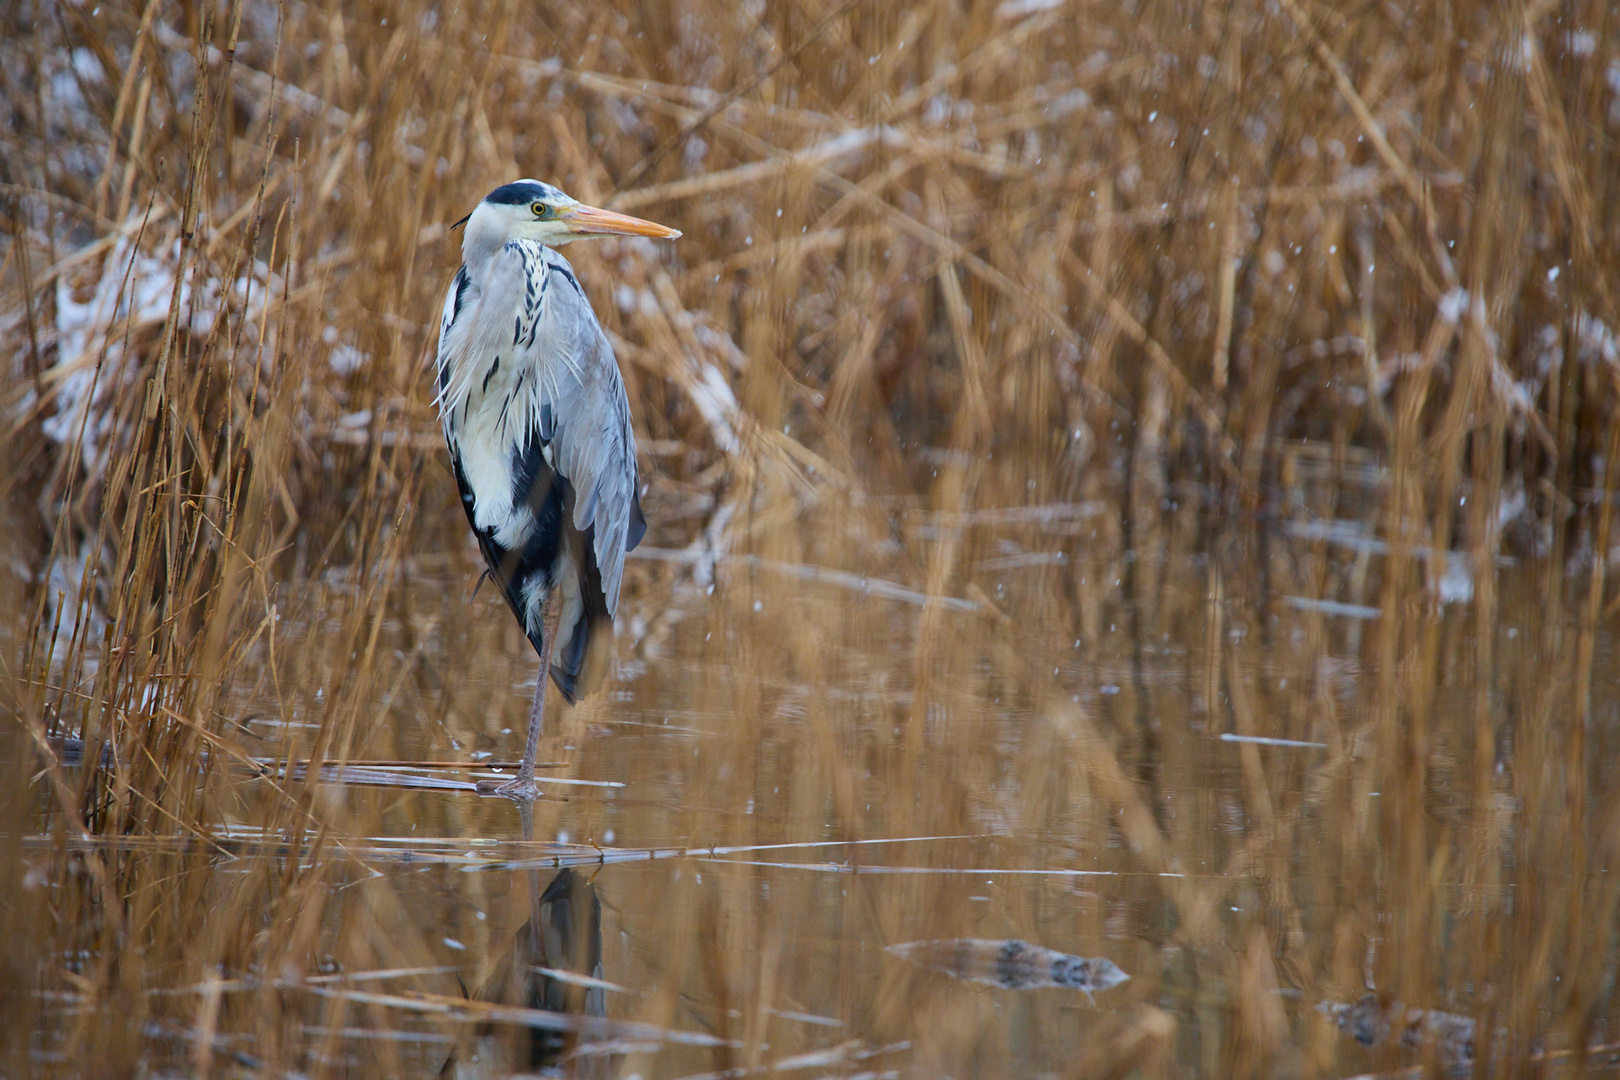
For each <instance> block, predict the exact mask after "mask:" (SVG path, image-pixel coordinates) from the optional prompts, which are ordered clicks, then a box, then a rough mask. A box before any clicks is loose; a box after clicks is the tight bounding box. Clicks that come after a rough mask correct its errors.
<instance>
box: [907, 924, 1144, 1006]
mask: <svg viewBox="0 0 1620 1080" xmlns="http://www.w3.org/2000/svg"><path fill="white" fill-rule="evenodd" d="M885 951H886V952H890V953H893V954H894V955H895V956H899V957H902V958H904V959H906V960H910V961H911V962H912V963H913V964H916V965H918V966H919V967H925V968H928V969H929V970H930V971H938V972H940V973H941V974H945V975H954V976H956V977H957V978H958V979H967V980H968V981H969V982H976V983H983V984H985V985H986V986H1000V987H1003V988H1005V989H1008V990H1034V989H1038V988H1040V987H1045V986H1061V987H1064V988H1066V989H1069V990H1083V991H1085V992H1086V993H1087V994H1088V995H1089V994H1090V993H1091V992H1092V991H1094V990H1107V989H1108V988H1109V987H1111V986H1118V985H1119V984H1120V983H1122V982H1124V981H1125V980H1126V979H1129V978H1130V976H1129V975H1127V974H1125V973H1124V972H1123V971H1121V970H1119V968H1118V966H1116V965H1115V964H1114V962H1113V961H1112V960H1108V959H1105V958H1103V957H1096V958H1094V959H1087V958H1085V957H1083V956H1070V955H1069V954H1068V953H1060V952H1057V951H1055V950H1053V949H1046V948H1042V947H1041V946H1039V945H1031V944H1030V943H1029V942H1027V941H1018V940H1007V941H992V940H986V939H984V938H950V939H946V940H941V941H909V942H906V943H904V944H901V945H890V946H889V947H888V949H886V950H885Z"/></svg>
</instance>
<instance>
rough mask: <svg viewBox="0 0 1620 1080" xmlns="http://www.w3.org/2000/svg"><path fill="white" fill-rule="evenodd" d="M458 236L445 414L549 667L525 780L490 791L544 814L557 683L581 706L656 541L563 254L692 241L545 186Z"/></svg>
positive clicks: (493, 553)
mask: <svg viewBox="0 0 1620 1080" xmlns="http://www.w3.org/2000/svg"><path fill="white" fill-rule="evenodd" d="M457 224H458V225H465V226H466V231H465V233H464V234H463V236H462V243H461V268H460V269H459V270H457V271H456V276H455V278H454V280H452V281H451V283H450V289H449V291H448V292H447V293H446V294H445V298H444V315H443V318H442V319H441V321H440V323H439V349H438V356H437V360H436V363H435V379H436V392H435V401H436V403H437V405H438V409H439V418H440V420H441V421H442V423H443V425H444V440H445V443H446V444H447V445H448V447H449V449H450V463H451V467H452V468H453V469H454V471H455V477H456V486H457V487H458V488H459V489H460V490H461V503H462V508H463V509H465V510H466V512H467V521H468V523H469V524H470V525H471V526H472V529H473V532H474V533H475V534H476V535H477V537H478V546H479V548H480V549H481V550H482V552H483V555H484V562H485V563H486V565H487V566H488V573H489V576H490V577H491V578H493V579H494V581H495V583H496V584H497V585H498V586H499V587H500V588H501V591H502V592H503V593H504V594H505V597H506V602H507V604H508V605H509V606H510V607H511V609H512V614H513V615H515V616H516V617H517V620H518V623H519V625H520V626H522V628H523V632H524V633H525V634H526V635H527V636H528V639H529V642H530V643H531V644H532V645H533V646H534V649H535V651H536V652H537V653H539V654H540V676H539V679H538V680H537V683H536V686H535V690H534V701H533V704H532V705H531V706H530V710H529V730H528V738H527V742H526V743H525V746H524V751H523V762H522V764H521V765H520V766H519V768H518V773H517V776H516V777H515V778H514V779H512V780H511V781H509V782H506V783H501V782H498V781H492V782H487V783H485V784H481V785H480V787H479V789H480V790H481V791H486V792H489V793H493V794H499V795H505V796H507V797H509V798H513V799H520V800H522V799H533V798H535V797H536V795H538V794H539V791H538V789H537V788H536V786H535V782H534V755H535V750H536V748H537V746H538V743H539V738H540V725H541V718H542V714H543V713H544V711H545V703H546V683H547V681H548V680H547V676H548V674H549V676H550V681H553V682H555V683H556V684H557V689H558V690H560V691H562V694H563V697H565V698H566V699H568V701H569V703H570V704H572V703H573V702H574V701H575V700H577V698H578V696H579V695H580V693H581V692H582V690H583V688H584V686H583V683H582V676H583V674H584V673H585V668H586V660H587V648H588V646H589V644H590V640H591V638H592V636H593V635H594V634H595V633H596V632H597V631H599V630H601V629H602V628H604V627H605V626H606V625H608V624H610V623H611V622H612V620H613V615H614V612H615V611H616V610H617V608H618V603H619V584H620V581H621V579H622V578H623V576H624V557H625V552H627V551H629V550H630V549H632V548H634V547H635V546H636V544H637V543H639V542H640V540H641V537H642V534H643V533H644V532H646V528H647V524H646V520H645V519H644V518H643V517H642V515H641V502H640V497H639V487H638V483H637V477H636V441H635V435H634V433H633V432H632V431H631V428H630V405H629V402H628V400H627V399H626V398H625V393H624V380H623V379H622V378H621V377H620V375H619V368H618V364H617V362H616V361H615V359H614V356H613V348H612V346H611V345H609V344H608V339H607V336H606V335H605V334H604V333H603V332H602V327H601V325H600V324H599V323H598V322H597V321H596V315H595V313H594V312H593V311H592V310H591V303H590V300H589V299H587V298H586V296H585V292H584V290H583V289H581V288H580V284H579V279H578V278H577V277H575V276H574V271H573V268H572V267H570V266H569V265H568V261H567V260H566V259H564V258H563V257H562V256H561V255H560V254H558V253H557V251H556V250H555V249H556V248H557V247H559V246H561V245H563V244H566V243H569V242H571V241H574V240H584V239H589V238H592V237H601V236H615V235H622V236H652V237H668V238H674V237H677V236H680V235H681V234H680V233H679V232H678V231H676V230H675V229H671V228H667V227H665V226H663V225H657V224H654V223H653V222H651V221H643V220H641V219H640V218H633V217H629V216H627V215H625V214H618V213H614V212H613V211H611V210H602V209H599V208H597V207H594V206H586V205H585V204H583V203H581V202H579V201H577V200H575V199H572V198H570V197H568V196H567V195H564V194H563V193H562V192H561V191H558V190H557V189H556V188H554V187H552V186H551V185H550V184H543V183H541V182H540V181H538V180H518V181H516V182H514V183H510V184H503V185H502V186H500V187H498V188H496V189H495V190H494V191H491V192H490V193H489V194H488V195H486V196H484V199H483V201H482V202H480V203H479V204H478V206H477V208H476V209H474V210H473V212H472V213H471V214H469V215H467V217H465V218H463V219H462V220H461V221H460V222H458V223H457Z"/></svg>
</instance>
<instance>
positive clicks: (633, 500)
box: [520, 251, 646, 615]
mask: <svg viewBox="0 0 1620 1080" xmlns="http://www.w3.org/2000/svg"><path fill="white" fill-rule="evenodd" d="M545 255H546V257H547V262H548V264H549V265H548V273H547V275H546V277H547V280H546V284H545V289H544V300H543V302H542V304H541V305H540V313H539V316H538V319H537V321H536V322H535V324H534V326H533V328H532V332H531V333H530V334H529V335H527V338H526V340H525V341H524V342H523V350H524V352H525V353H527V354H528V355H527V356H523V357H521V358H520V362H522V363H525V364H527V363H532V364H534V370H535V371H536V372H537V378H536V379H535V380H534V381H533V384H532V387H533V392H532V394H531V395H530V401H531V404H530V408H531V413H530V416H531V430H534V431H537V432H538V433H539V435H540V437H541V438H542V439H544V440H546V441H547V443H548V445H549V449H550V457H551V465H552V468H553V469H555V470H556V471H557V472H558V473H559V474H560V475H562V476H563V477H564V478H566V479H567V480H568V481H569V483H570V484H571V485H572V486H573V488H574V527H575V528H576V529H578V530H580V531H581V532H585V531H586V530H589V529H592V528H593V527H594V529H595V533H594V536H595V542H594V547H595V552H594V553H595V555H596V565H597V569H598V571H599V572H600V573H601V575H602V594H603V597H604V599H605V600H606V601H607V610H608V614H609V615H613V614H614V613H615V612H616V611H617V610H618V606H619V585H620V583H621V582H622V581H623V578H624V554H625V552H626V551H628V550H630V549H631V548H634V547H635V546H636V544H637V543H638V542H639V541H640V540H641V534H642V533H643V532H644V531H645V529H646V524H645V522H644V521H643V519H642V516H641V505H640V499H639V497H638V491H637V480H636V438H635V433H634V432H633V431H632V429H631V427H630V402H629V400H628V399H627V398H626V397H625V392H624V380H623V378H622V377H621V376H620V374H619V365H618V361H617V360H615V359H614V356H613V346H612V345H610V344H609V343H608V340H607V335H606V334H604V333H603V332H602V327H601V325H600V324H599V323H598V322H597V321H596V314H595V312H593V311H592V310H591V305H590V301H589V300H587V299H586V298H585V294H584V293H583V292H582V291H581V290H580V287H579V283H578V281H577V280H576V279H575V277H574V275H573V271H572V269H571V268H569V266H568V264H567V263H566V262H565V261H563V259H562V257H561V256H559V255H556V253H554V252H550V251H547V252H546V253H545Z"/></svg>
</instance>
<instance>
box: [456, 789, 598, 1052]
mask: <svg viewBox="0 0 1620 1080" xmlns="http://www.w3.org/2000/svg"><path fill="white" fill-rule="evenodd" d="M524 811H525V812H524V814H523V817H524V826H525V828H524V834H525V839H532V838H533V826H532V820H533V819H532V817H531V815H530V814H529V813H528V812H527V811H528V807H527V806H525V807H524ZM529 878H530V911H529V920H528V921H527V922H525V923H524V924H523V925H522V926H521V927H519V928H518V931H517V933H516V934H514V935H513V936H512V942H511V947H510V949H509V950H508V951H507V953H506V954H505V955H504V956H503V957H502V958H501V960H500V963H499V964H498V965H497V966H496V968H495V971H494V973H493V974H492V975H490V977H489V978H488V979H487V980H485V982H484V985H483V987H482V988H481V989H480V990H479V991H478V993H477V994H476V995H475V997H476V999H477V1000H479V1001H488V1002H492V1003H495V1004H499V1005H519V1006H523V1007H525V1008H530V1009H544V1010H546V1011H547V1012H554V1013H572V1014H574V1015H576V1016H595V1017H601V1016H606V1015H607V1001H606V995H605V993H604V991H603V988H602V986H601V985H600V984H601V982H602V902H601V901H600V900H598V899H597V896H596V886H595V885H593V884H592V883H591V882H590V881H588V880H586V879H585V878H584V877H582V876H581V875H580V874H577V873H575V872H574V871H573V870H572V869H563V870H560V871H558V872H557V876H556V877H554V878H552V879H551V882H550V884H548V885H547V886H546V888H545V890H544V891H543V892H542V891H540V888H539V884H540V872H539V871H538V870H531V871H530V872H529ZM581 976H583V978H581ZM593 982H594V983H597V984H598V985H594V986H593V985H590V983H593ZM577 1045H578V1036H577V1035H576V1034H574V1033H571V1032H562V1031H546V1030H541V1029H539V1028H525V1027H519V1026H516V1025H512V1024H489V1023H485V1024H479V1025H478V1026H477V1027H476V1028H475V1029H474V1030H473V1031H472V1033H471V1035H470V1036H469V1037H467V1038H464V1039H463V1040H462V1041H461V1043H460V1044H459V1045H458V1046H457V1048H456V1051H455V1052H454V1053H453V1054H452V1055H451V1056H450V1059H449V1060H448V1061H446V1062H445V1063H444V1068H443V1069H441V1070H440V1071H439V1076H440V1080H484V1078H486V1077H489V1078H493V1077H505V1076H510V1075H511V1074H512V1073H514V1072H538V1071H540V1070H542V1069H545V1068H547V1067H549V1066H552V1065H555V1064H557V1063H558V1062H559V1061H560V1060H561V1059H562V1058H563V1056H564V1055H565V1054H567V1053H568V1052H569V1051H570V1050H571V1049H574V1048H575V1047H576V1046H577ZM611 1065H612V1062H611V1060H610V1059H609V1058H607V1057H603V1056H594V1057H590V1058H586V1059H584V1060H582V1061H581V1062H579V1063H578V1064H577V1065H576V1066H575V1068H574V1069H573V1070H572V1073H573V1075H578V1076H585V1075H595V1074H596V1072H597V1070H600V1071H601V1072H602V1074H603V1075H606V1073H607V1070H609V1069H610V1068H611Z"/></svg>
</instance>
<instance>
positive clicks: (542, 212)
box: [529, 202, 551, 218]
mask: <svg viewBox="0 0 1620 1080" xmlns="http://www.w3.org/2000/svg"><path fill="white" fill-rule="evenodd" d="M529 209H530V210H533V211H534V216H535V217H537V218H543V217H545V216H546V215H547V214H548V213H550V212H551V207H549V206H547V205H546V204H545V203H543V202H536V203H530V204H529Z"/></svg>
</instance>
